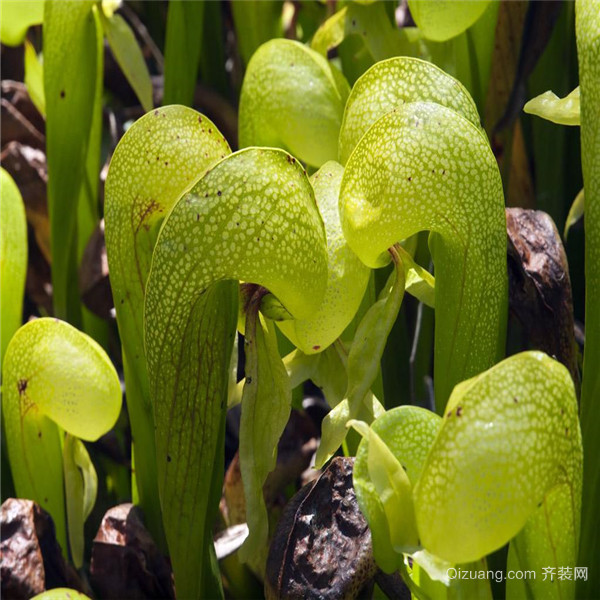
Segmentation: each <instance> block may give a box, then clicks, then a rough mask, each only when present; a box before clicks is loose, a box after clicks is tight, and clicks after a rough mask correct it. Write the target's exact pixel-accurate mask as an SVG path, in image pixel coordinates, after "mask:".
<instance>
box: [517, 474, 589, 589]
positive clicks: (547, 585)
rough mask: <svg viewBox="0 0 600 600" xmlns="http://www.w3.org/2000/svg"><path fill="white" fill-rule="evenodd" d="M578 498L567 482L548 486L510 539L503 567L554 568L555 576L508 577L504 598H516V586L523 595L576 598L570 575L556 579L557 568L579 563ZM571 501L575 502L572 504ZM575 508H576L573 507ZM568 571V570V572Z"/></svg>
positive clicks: (522, 568)
mask: <svg viewBox="0 0 600 600" xmlns="http://www.w3.org/2000/svg"><path fill="white" fill-rule="evenodd" d="M579 500H580V498H579V497H577V498H576V497H574V494H573V489H572V488H571V486H570V485H568V484H567V483H564V484H562V485H557V486H556V487H554V488H552V489H551V490H550V492H549V493H548V495H547V496H546V499H545V500H544V502H543V503H542V504H541V506H539V507H538V508H536V509H535V511H534V512H533V514H532V515H531V516H530V517H529V520H528V521H527V523H526V525H525V527H524V528H523V529H522V530H521V531H520V532H519V534H518V535H517V536H516V537H515V538H514V539H513V540H512V541H511V543H510V546H509V554H508V562H507V568H508V569H513V570H521V571H535V572H536V574H537V573H543V572H544V568H547V567H550V568H554V569H555V571H554V573H556V575H555V576H554V577H553V580H551V579H550V577H546V579H545V580H544V578H543V577H536V578H535V579H532V578H529V579H527V580H522V581H519V580H516V579H511V580H507V582H506V586H507V587H506V589H507V598H519V597H523V596H519V588H521V589H523V588H524V589H525V590H526V594H529V596H527V595H525V597H532V598H536V599H537V598H552V599H557V600H559V599H560V600H566V599H568V598H577V596H576V595H575V581H574V577H573V576H572V577H571V578H569V579H567V578H565V577H563V578H560V577H559V573H560V572H561V570H562V571H563V573H564V572H565V569H564V568H565V567H567V568H569V567H570V568H572V567H573V566H574V565H580V564H581V562H580V561H579V560H578V559H577V555H578V551H579V524H580V523H579V521H580V518H579V517H580V514H579ZM574 504H575V505H576V506H575V507H574ZM574 508H575V509H576V511H575V510H574ZM571 572H572V571H571Z"/></svg>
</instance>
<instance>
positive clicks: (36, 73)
mask: <svg viewBox="0 0 600 600" xmlns="http://www.w3.org/2000/svg"><path fill="white" fill-rule="evenodd" d="M25 85H26V86H27V93H28V94H29V97H30V98H31V101H32V102H33V104H34V106H35V107H36V108H37V109H38V110H39V111H40V114H41V115H42V117H45V116H46V97H45V96H44V67H43V66H42V63H41V62H40V61H39V58H38V55H37V54H36V52H35V48H34V47H33V46H32V45H31V44H30V43H29V41H27V40H25Z"/></svg>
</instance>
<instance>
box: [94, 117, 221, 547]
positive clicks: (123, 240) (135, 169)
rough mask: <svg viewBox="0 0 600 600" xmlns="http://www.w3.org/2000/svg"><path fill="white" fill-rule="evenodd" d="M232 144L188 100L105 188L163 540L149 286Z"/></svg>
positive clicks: (144, 473) (151, 121)
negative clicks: (191, 196) (181, 211)
mask: <svg viewBox="0 0 600 600" xmlns="http://www.w3.org/2000/svg"><path fill="white" fill-rule="evenodd" d="M229 153H230V150H229V145H228V144H227V142H226V141H225V139H224V138H223V136H222V135H221V133H220V132H219V131H218V129H217V128H216V127H215V126H214V125H213V123H212V122H211V121H210V120H209V119H207V118H206V117H205V116H204V115H201V114H200V113H198V112H196V111H195V110H192V109H191V108H186V107H183V106H168V107H165V108H161V109H157V110H155V111H152V112H150V113H148V114H146V115H145V116H144V117H142V118H141V119H139V120H138V121H136V122H135V123H134V124H133V125H132V126H131V127H130V128H129V129H128V130H127V133H126V134H125V135H124V136H123V138H122V139H121V141H120V142H119V145H118V146H117V148H116V150H115V153H114V155H113V157H112V160H111V164H110V169H109V172H108V177H107V180H106V190H105V198H106V200H105V207H104V210H105V222H106V249H107V254H108V265H109V269H110V280H111V287H112V292H113V299H114V302H115V307H116V311H117V323H118V326H119V333H120V336H121V342H122V347H123V357H124V367H125V384H126V388H127V399H128V409H129V415H130V419H131V427H132V432H133V438H134V442H135V443H134V453H135V456H136V459H135V463H136V472H135V477H136V483H137V488H138V490H139V494H140V503H141V505H142V507H143V509H144V512H145V513H146V519H147V524H148V526H149V528H150V531H151V532H152V534H153V535H154V536H155V538H156V539H157V541H158V543H159V544H160V543H161V542H160V540H161V530H162V521H161V511H160V505H159V501H158V489H157V487H156V485H157V484H156V460H155V450H154V426H153V419H152V409H151V404H150V393H149V391H148V375H147V368H146V361H145V356H144V343H143V310H144V290H145V286H146V279H147V277H148V272H149V270H150V261H151V258H152V251H153V249H154V244H155V241H156V237H157V235H158V230H159V228H160V225H161V223H162V221H163V219H164V217H165V216H166V215H167V214H168V212H169V211H170V210H171V207H172V206H173V204H174V203H175V201H176V200H178V199H179V198H180V197H181V195H182V194H183V193H184V192H185V191H186V190H187V189H189V187H190V186H191V185H193V183H194V182H195V181H197V180H198V179H199V178H200V177H201V176H202V175H203V174H204V173H205V172H206V170H207V169H208V168H209V167H210V166H211V165H212V164H214V163H215V162H216V161H218V160H220V159H221V158H223V157H224V156H225V155H227V154H229Z"/></svg>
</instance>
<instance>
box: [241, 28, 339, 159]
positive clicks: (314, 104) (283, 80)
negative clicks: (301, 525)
mask: <svg viewBox="0 0 600 600" xmlns="http://www.w3.org/2000/svg"><path fill="white" fill-rule="evenodd" d="M349 91H350V89H349V87H348V83H347V82H346V80H345V79H344V77H343V75H341V73H339V71H337V70H336V69H335V67H333V66H331V65H330V64H329V63H328V62H327V60H326V59H325V58H323V57H322V56H321V55H320V54H319V53H318V52H315V51H314V50H311V49H310V48H309V47H307V46H304V45H303V44H301V43H299V42H295V41H291V40H283V39H276V40H271V41H269V42H267V43H266V44H263V45H262V46H261V47H260V48H259V49H258V50H257V51H256V53H255V54H254V55H253V57H252V60H251V61H250V63H249V65H248V68H247V70H246V75H245V77H244V84H243V86H242V92H241V97H240V112H239V143H240V148H243V147H245V146H275V147H280V148H284V149H285V150H288V151H289V152H291V153H292V154H293V155H294V156H296V157H297V158H299V159H300V160H302V161H305V162H307V163H309V164H311V165H313V166H315V167H319V166H321V165H322V164H323V163H325V162H327V161H328V160H335V159H337V155H338V151H337V142H338V135H339V130H340V125H341V122H342V114H343V112H344V105H345V103H346V98H347V97H348V93H349Z"/></svg>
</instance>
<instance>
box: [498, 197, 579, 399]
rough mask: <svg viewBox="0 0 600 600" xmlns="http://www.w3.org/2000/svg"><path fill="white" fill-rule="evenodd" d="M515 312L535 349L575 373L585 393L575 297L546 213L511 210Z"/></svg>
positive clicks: (510, 268) (511, 294)
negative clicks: (580, 366)
mask: <svg viewBox="0 0 600 600" xmlns="http://www.w3.org/2000/svg"><path fill="white" fill-rule="evenodd" d="M506 225H507V233H508V278H509V302H510V310H511V312H512V313H513V314H515V315H516V317H517V318H518V319H519V321H520V322H521V324H522V325H523V328H524V329H525V332H526V334H527V337H528V338H529V342H530V345H531V348H533V349H537V350H543V351H544V352H546V354H549V355H550V356H552V357H554V358H556V360H558V361H560V362H561V363H562V364H563V365H565V366H566V367H567V369H569V372H570V373H571V377H572V378H573V381H574V382H575V389H576V390H577V393H578V394H579V385H580V379H579V370H578V368H577V346H576V343H575V335H574V320H573V297H572V292H571V280H570V278H569V266H568V264H567V256H566V253H565V249H564V246H563V244H562V242H561V239H560V235H559V233H558V231H557V230H556V226H555V225H554V221H552V219H551V218H550V216H549V215H547V214H546V213H545V212H542V211H538V210H525V209H522V208H507V209H506Z"/></svg>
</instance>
